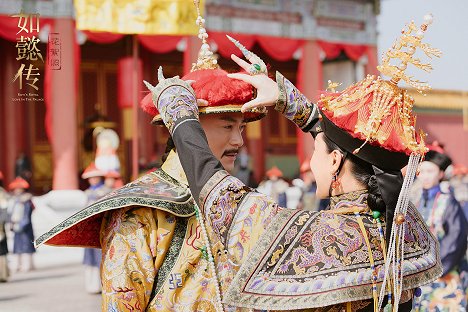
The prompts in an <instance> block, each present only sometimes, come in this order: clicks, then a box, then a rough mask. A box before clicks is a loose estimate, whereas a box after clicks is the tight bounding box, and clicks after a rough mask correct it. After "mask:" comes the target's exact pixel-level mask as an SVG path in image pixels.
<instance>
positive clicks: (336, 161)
mask: <svg viewBox="0 0 468 312" xmlns="http://www.w3.org/2000/svg"><path fill="white" fill-rule="evenodd" d="M331 157H332V173H335V172H337V171H338V170H339V169H340V164H341V162H342V161H343V154H341V153H340V152H339V151H337V150H334V151H332V152H331Z"/></svg>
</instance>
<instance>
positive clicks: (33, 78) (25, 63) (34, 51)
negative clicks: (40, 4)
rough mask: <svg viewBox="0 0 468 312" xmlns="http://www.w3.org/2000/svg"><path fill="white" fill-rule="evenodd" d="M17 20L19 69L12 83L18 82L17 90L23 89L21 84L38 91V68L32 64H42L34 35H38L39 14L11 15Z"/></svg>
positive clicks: (42, 59) (37, 41)
mask: <svg viewBox="0 0 468 312" xmlns="http://www.w3.org/2000/svg"><path fill="white" fill-rule="evenodd" d="M12 17H16V18H18V32H17V33H16V34H17V35H20V37H19V38H16V49H17V51H18V56H17V58H16V60H17V61H20V62H21V64H20V67H19V69H18V71H17V72H16V74H15V76H14V77H13V82H15V81H18V83H19V88H20V89H23V86H24V84H23V82H24V83H25V84H27V85H29V86H31V87H32V88H34V89H35V90H38V87H37V85H36V83H37V82H38V81H39V76H40V73H39V68H37V67H36V66H35V65H34V64H33V63H32V62H33V61H37V60H41V61H42V62H43V63H44V58H43V57H42V53H41V51H40V50H39V48H38V43H39V42H40V39H39V38H37V37H36V36H35V35H33V34H34V33H37V34H38V33H39V14H25V13H23V12H21V13H19V14H16V15H12ZM31 36H32V37H31Z"/></svg>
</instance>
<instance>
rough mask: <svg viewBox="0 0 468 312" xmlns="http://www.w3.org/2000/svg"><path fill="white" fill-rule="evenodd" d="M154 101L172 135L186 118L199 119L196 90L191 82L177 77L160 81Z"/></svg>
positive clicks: (154, 92)
mask: <svg viewBox="0 0 468 312" xmlns="http://www.w3.org/2000/svg"><path fill="white" fill-rule="evenodd" d="M152 92H153V101H154V103H156V106H157V108H158V110H159V112H160V114H161V118H162V119H163V121H164V124H165V125H166V127H167V128H168V130H169V132H170V133H171V135H172V134H173V133H174V131H175V130H176V128H177V126H178V125H179V124H180V123H182V122H185V121H186V120H198V106H197V99H196V97H195V92H194V91H193V89H192V87H191V86H190V84H188V83H187V82H186V81H184V80H182V79H179V78H177V77H174V78H168V79H165V80H163V81H162V82H160V83H159V84H158V85H157V86H156V87H155V88H154V89H153V90H152Z"/></svg>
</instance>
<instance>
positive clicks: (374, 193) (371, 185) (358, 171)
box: [323, 135, 385, 213]
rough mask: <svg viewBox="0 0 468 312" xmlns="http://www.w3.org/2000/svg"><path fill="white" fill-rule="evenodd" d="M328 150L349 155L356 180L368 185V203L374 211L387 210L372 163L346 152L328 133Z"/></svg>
mask: <svg viewBox="0 0 468 312" xmlns="http://www.w3.org/2000/svg"><path fill="white" fill-rule="evenodd" d="M323 140H324V142H325V145H326V146H327V150H328V152H329V153H331V152H332V151H334V150H338V151H340V152H341V153H342V154H345V155H347V156H346V159H347V160H348V161H349V162H350V163H351V168H350V170H351V173H352V175H353V176H354V178H355V179H356V180H358V181H359V182H360V183H361V184H362V185H364V186H366V188H367V191H368V196H367V205H368V206H369V208H370V209H371V210H372V211H379V212H381V213H383V212H385V202H384V201H383V198H382V194H381V193H380V190H379V186H378V184H377V178H376V176H375V174H374V169H373V168H372V165H371V164H370V163H368V162H366V161H364V160H362V159H360V158H358V157H356V156H354V155H353V154H352V153H347V152H345V151H344V150H343V149H342V148H341V147H339V146H338V145H336V144H335V143H334V142H333V141H331V140H330V139H329V138H328V137H327V136H326V135H324V136H323Z"/></svg>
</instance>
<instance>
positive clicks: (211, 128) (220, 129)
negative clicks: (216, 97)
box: [200, 113, 245, 172]
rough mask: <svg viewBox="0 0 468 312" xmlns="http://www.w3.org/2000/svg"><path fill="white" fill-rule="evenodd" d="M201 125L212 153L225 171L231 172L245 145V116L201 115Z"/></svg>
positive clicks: (233, 114)
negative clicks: (241, 148) (240, 150)
mask: <svg viewBox="0 0 468 312" xmlns="http://www.w3.org/2000/svg"><path fill="white" fill-rule="evenodd" d="M200 123H201V125H202V127H203V130H205V133H206V137H207V138H208V145H209V146H210V149H211V151H212V152H213V154H214V155H215V157H216V158H217V159H218V160H219V161H220V162H221V164H222V165H223V167H224V169H226V170H227V171H229V172H231V171H232V170H233V169H234V161H235V160H236V157H237V154H238V153H239V149H240V147H241V146H242V145H244V140H243V139H242V132H243V131H244V129H245V121H244V117H243V115H242V114H241V113H225V114H208V115H200Z"/></svg>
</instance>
